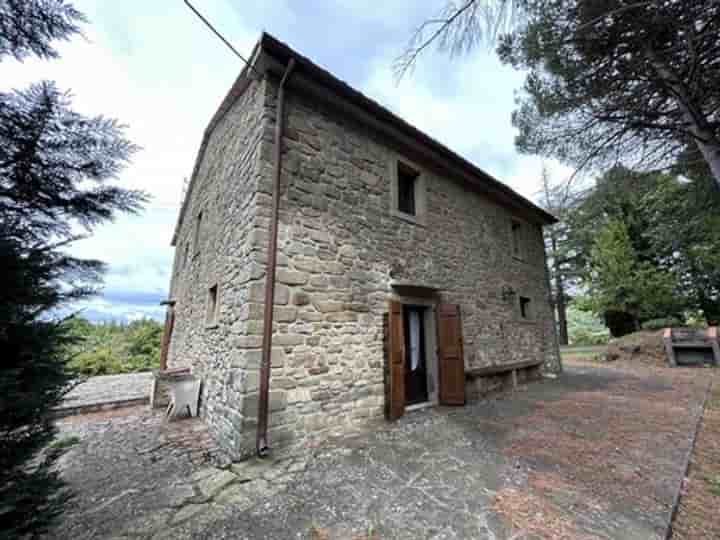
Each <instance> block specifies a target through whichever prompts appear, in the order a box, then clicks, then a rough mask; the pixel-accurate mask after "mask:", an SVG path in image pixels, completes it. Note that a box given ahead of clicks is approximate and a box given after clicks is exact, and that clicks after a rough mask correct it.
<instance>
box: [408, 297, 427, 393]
mask: <svg viewBox="0 0 720 540" xmlns="http://www.w3.org/2000/svg"><path fill="white" fill-rule="evenodd" d="M425 309H426V308H425V307H424V306H408V305H406V306H404V309H403V319H404V321H403V322H404V324H403V330H404V333H405V365H404V369H405V405H413V404H415V403H424V402H426V401H427V400H428V384H427V376H428V374H427V358H426V355H425Z"/></svg>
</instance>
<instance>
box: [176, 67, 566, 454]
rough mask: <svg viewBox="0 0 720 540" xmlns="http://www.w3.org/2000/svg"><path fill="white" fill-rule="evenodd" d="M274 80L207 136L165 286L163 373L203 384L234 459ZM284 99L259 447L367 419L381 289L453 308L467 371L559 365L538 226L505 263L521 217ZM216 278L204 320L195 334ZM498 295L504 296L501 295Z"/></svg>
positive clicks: (258, 320) (373, 414)
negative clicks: (403, 167)
mask: <svg viewBox="0 0 720 540" xmlns="http://www.w3.org/2000/svg"><path fill="white" fill-rule="evenodd" d="M276 84H277V83H276V81H274V80H272V79H271V80H265V81H263V82H261V83H257V82H256V83H253V84H251V86H250V87H249V88H248V90H246V92H245V94H244V95H243V96H242V97H241V99H240V100H239V101H238V103H236V104H235V106H234V107H233V108H232V110H231V112H230V113H228V115H227V117H226V118H225V120H223V122H221V124H220V125H219V126H218V128H216V130H215V133H214V134H213V136H212V140H211V142H210V144H209V145H208V152H207V153H206V156H205V159H204V160H203V163H202V164H201V167H200V171H199V174H198V178H199V179H200V181H199V182H197V185H196V186H195V187H194V190H193V193H191V194H190V197H191V199H190V206H191V209H192V212H187V213H186V217H185V220H184V221H185V222H184V223H183V224H182V229H181V234H180V236H179V238H180V241H179V242H178V249H177V252H178V254H177V255H176V263H175V273H176V278H175V279H174V281H173V293H172V294H173V296H174V297H176V298H177V300H178V304H177V306H176V309H177V315H176V328H175V333H174V336H173V343H172V347H171V355H170V357H171V364H172V365H173V366H175V365H187V364H192V365H193V366H194V371H195V372H196V373H198V374H199V375H200V376H201V377H203V380H204V391H203V413H204V414H205V416H206V418H207V421H208V423H209V425H210V428H211V432H212V433H213V434H214V435H215V437H216V438H217V439H218V441H219V443H220V445H221V446H222V447H223V448H225V449H226V450H229V451H230V452H231V453H232V454H233V455H235V456H236V457H238V456H240V455H244V454H249V453H251V452H252V451H253V447H254V438H255V428H256V415H257V387H258V373H259V371H258V368H259V362H260V356H261V353H260V346H261V341H262V324H263V323H262V312H263V294H264V264H265V261H266V257H267V254H266V248H267V240H268V238H267V231H268V229H269V219H270V214H271V187H272V151H273V137H272V135H273V131H274V123H275V93H276ZM286 95H287V104H286V110H287V113H288V117H287V129H286V137H285V141H284V147H285V151H284V155H283V170H282V197H281V203H280V208H281V212H280V223H279V239H278V240H279V241H278V246H279V247H278V249H279V251H278V270H277V282H278V283H277V286H276V295H275V308H274V314H275V321H274V325H273V355H272V369H271V382H270V386H271V394H270V410H271V420H270V443H271V445H272V446H274V447H276V448H277V447H287V446H292V445H305V444H308V443H311V442H312V440H313V439H314V438H319V437H323V436H325V435H327V434H328V433H329V432H330V431H334V430H340V431H342V430H344V429H347V428H349V427H350V426H354V425H358V424H359V423H363V422H367V421H369V420H371V419H377V418H380V417H382V415H383V407H384V383H383V363H384V355H383V315H384V314H385V313H386V312H387V305H388V300H389V298H390V297H391V295H393V294H394V293H395V292H396V291H394V289H393V288H392V286H391V284H392V283H393V282H399V281H401V282H405V283H412V284H416V285H423V286H427V287H435V288H437V289H439V300H441V301H443V302H450V303H457V304H460V306H461V316H462V322H463V336H464V344H465V346H464V350H465V363H466V366H467V367H468V368H472V367H480V366H486V365H493V364H500V363H504V362H515V361H524V360H530V359H545V360H546V361H547V363H546V365H547V366H549V367H550V369H555V367H556V366H559V359H558V358H557V349H556V346H555V344H554V341H553V340H554V327H553V315H552V310H551V308H550V305H549V300H548V299H549V293H548V282H547V274H546V268H545V254H544V246H543V242H542V233H541V229H540V227H539V226H538V225H535V224H531V223H529V222H523V233H524V234H523V242H522V244H523V246H522V254H523V257H522V260H518V259H515V258H513V256H512V255H511V253H512V250H511V248H510V243H511V241H512V237H511V219H513V218H515V219H521V218H522V216H518V215H514V214H512V213H511V212H510V211H508V210H507V209H505V208H504V207H501V206H500V205H498V204H496V203H494V202H492V201H491V200H489V199H488V198H487V197H486V196H485V195H483V194H481V193H478V192H476V191H472V190H470V189H469V188H468V187H467V186H465V185H463V184H461V183H459V182H457V181H454V180H453V179H452V178H447V177H444V176H443V175H442V174H440V173H438V172H437V171H435V170H434V169H433V167H432V165H431V164H429V163H425V162H424V161H423V159H422V156H415V155H407V154H405V153H403V152H402V151H401V150H400V149H397V148H394V147H393V146H392V144H390V143H389V142H387V141H384V140H382V138H381V137H379V136H378V135H377V134H376V133H374V132H372V131H370V130H369V128H366V127H363V126H362V125H360V124H358V123H355V122H354V121H351V120H348V119H347V118H346V117H345V116H344V115H342V114H340V113H339V112H336V111H334V110H332V109H331V108H329V107H328V106H326V105H323V104H322V103H320V102H318V101H316V100H313V99H310V98H307V97H304V96H302V95H301V94H299V93H298V92H296V91H290V92H288V93H287V94H286ZM398 158H401V159H404V160H409V161H410V162H412V163H413V165H414V166H417V167H419V168H420V170H421V172H422V184H423V185H424V189H425V193H424V198H423V202H424V205H425V212H424V216H423V219H422V220H418V221H420V222H421V223H418V222H413V221H412V220H407V219H402V218H401V217H398V216H397V215H395V213H394V212H393V211H392V210H391V198H392V197H391V184H392V181H391V179H392V177H393V174H394V172H393V171H394V170H395V167H396V160H397V159H398ZM199 208H207V209H210V212H209V213H210V215H212V216H213V217H214V221H212V222H207V223H206V225H207V226H206V228H205V230H206V231H208V232H207V238H205V239H204V240H203V242H207V248H205V247H204V248H203V250H201V254H200V255H199V256H198V257H197V259H192V261H191V262H190V263H188V266H186V267H183V266H182V252H183V245H184V244H183V242H184V241H185V240H186V239H188V238H191V237H192V226H191V225H192V223H191V222H192V219H191V216H192V217H194V216H196V214H197V212H198V211H199ZM203 212H204V215H205V210H204V211H203ZM205 245H206V244H203V246H205ZM191 251H192V250H191ZM215 282H217V283H218V284H219V290H220V294H219V297H220V310H219V318H218V323H217V326H216V327H214V328H210V329H208V328H205V326H204V324H203V321H204V317H205V309H206V303H207V289H208V288H209V287H210V286H211V284H212V283H215ZM508 288H512V290H513V291H514V292H515V295H513V296H511V297H508V295H507V294H505V295H503V290H504V289H508ZM519 296H525V297H528V298H530V299H531V306H532V309H531V314H532V320H530V321H527V320H521V317H520V310H519V306H518V297H519Z"/></svg>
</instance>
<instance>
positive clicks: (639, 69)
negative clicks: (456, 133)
mask: <svg viewBox="0 0 720 540" xmlns="http://www.w3.org/2000/svg"><path fill="white" fill-rule="evenodd" d="M718 34H720V3H718V2H717V1H716V0H687V1H681V0H674V1H666V0H642V1H638V0H605V1H598V0H468V1H464V2H454V1H452V0H448V1H447V2H446V5H445V8H444V9H443V10H441V11H440V12H439V14H438V15H436V16H433V17H431V18H429V19H428V20H426V21H425V22H424V23H423V24H421V25H420V26H419V27H418V28H417V29H416V30H415V32H414V33H413V35H412V38H411V40H410V43H409V45H408V47H407V49H406V51H405V53H404V54H403V55H402V56H401V57H400V58H399V59H398V63H397V66H396V68H397V70H398V72H399V73H400V74H402V73H404V72H406V71H407V70H408V69H411V68H412V66H413V64H414V63H415V62H416V60H417V57H418V55H419V54H421V53H422V51H423V50H425V49H426V48H427V47H429V46H430V45H431V44H432V43H433V42H434V43H436V44H437V45H438V46H439V47H440V48H441V49H443V50H447V51H450V52H451V53H458V52H466V51H469V50H472V49H474V48H475V47H476V46H477V45H478V44H479V43H481V42H482V41H483V39H484V38H487V37H491V38H495V37H497V36H498V35H500V38H499V40H500V44H499V47H498V53H499V55H500V58H501V60H502V61H504V62H506V63H508V64H511V65H512V66H514V67H516V68H518V69H522V70H526V71H528V72H529V73H528V76H527V79H526V83H525V93H524V96H521V97H520V100H519V108H518V110H517V111H516V112H515V114H514V116H513V121H514V123H515V125H516V126H517V127H518V128H519V131H520V133H519V135H518V137H517V139H516V145H517V147H518V148H519V149H520V150H521V151H524V152H528V153H532V154H540V155H544V156H548V157H554V158H557V159H559V160H560V161H562V162H566V163H571V164H573V165H575V166H576V167H578V168H583V167H586V166H591V167H592V168H593V169H594V170H596V171H597V170H603V169H607V168H609V167H611V166H612V165H615V164H618V163H622V164H624V165H626V166H630V167H632V168H635V169H645V170H659V169H661V168H667V167H669V166H671V165H673V164H674V163H676V162H677V161H678V160H679V159H681V157H682V156H683V154H685V153H686V152H688V151H690V152H693V153H696V154H697V155H698V156H699V157H700V159H702V160H703V161H704V162H705V163H706V164H707V166H708V167H709V169H710V170H711V171H712V173H711V174H712V177H713V178H714V180H715V183H716V185H717V186H718V188H720V117H719V116H718V111H720V91H718V88H720V63H718V62H717V57H718V52H719V48H718V40H717V36H718Z"/></svg>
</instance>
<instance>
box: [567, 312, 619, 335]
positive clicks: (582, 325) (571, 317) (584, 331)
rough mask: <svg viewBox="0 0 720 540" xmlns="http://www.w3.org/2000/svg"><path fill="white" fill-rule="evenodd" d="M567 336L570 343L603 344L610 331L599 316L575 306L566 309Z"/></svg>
mask: <svg viewBox="0 0 720 540" xmlns="http://www.w3.org/2000/svg"><path fill="white" fill-rule="evenodd" d="M567 317H568V337H569V338H570V344H572V345H605V344H606V343H607V342H608V340H609V339H610V332H608V329H607V328H606V327H605V325H604V324H603V322H602V320H601V319H600V318H599V317H596V316H595V315H593V314H592V313H591V312H589V311H584V310H581V309H579V308H577V307H576V306H572V305H571V306H570V307H568V310H567Z"/></svg>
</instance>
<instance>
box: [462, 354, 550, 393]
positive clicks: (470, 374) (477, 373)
mask: <svg viewBox="0 0 720 540" xmlns="http://www.w3.org/2000/svg"><path fill="white" fill-rule="evenodd" d="M542 364H543V360H528V361H525V362H514V363H512V364H501V365H496V366H484V367H478V368H472V369H467V370H465V378H466V379H474V378H476V377H488V376H491V375H502V374H504V373H510V374H511V376H512V385H513V388H517V372H518V370H519V369H529V368H537V367H540V366H541V365H542Z"/></svg>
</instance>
